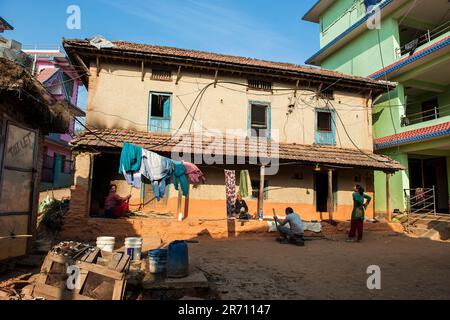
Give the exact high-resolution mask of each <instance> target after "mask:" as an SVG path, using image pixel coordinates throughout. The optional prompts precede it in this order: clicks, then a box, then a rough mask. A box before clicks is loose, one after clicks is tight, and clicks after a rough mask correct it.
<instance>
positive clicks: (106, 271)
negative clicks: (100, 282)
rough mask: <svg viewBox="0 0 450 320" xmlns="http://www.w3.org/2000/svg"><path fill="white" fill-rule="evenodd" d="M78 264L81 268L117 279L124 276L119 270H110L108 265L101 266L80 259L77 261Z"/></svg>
mask: <svg viewBox="0 0 450 320" xmlns="http://www.w3.org/2000/svg"><path fill="white" fill-rule="evenodd" d="M77 266H78V267H80V268H81V269H84V270H87V271H91V272H94V273H98V274H100V275H103V276H105V277H109V278H113V279H115V280H122V279H123V278H124V274H123V273H120V272H117V271H115V270H110V269H108V268H106V267H103V266H99V265H97V264H92V263H86V262H83V261H80V262H78V263H77Z"/></svg>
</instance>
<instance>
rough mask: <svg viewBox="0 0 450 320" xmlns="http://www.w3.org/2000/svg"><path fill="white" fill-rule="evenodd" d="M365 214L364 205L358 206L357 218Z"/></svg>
mask: <svg viewBox="0 0 450 320" xmlns="http://www.w3.org/2000/svg"><path fill="white" fill-rule="evenodd" d="M363 215H364V207H363V206H360V207H358V208H356V218H362V216H363Z"/></svg>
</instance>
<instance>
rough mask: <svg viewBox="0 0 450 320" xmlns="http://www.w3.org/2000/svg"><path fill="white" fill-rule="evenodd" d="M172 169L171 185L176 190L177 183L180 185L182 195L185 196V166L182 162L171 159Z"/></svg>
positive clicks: (187, 188)
mask: <svg viewBox="0 0 450 320" xmlns="http://www.w3.org/2000/svg"><path fill="white" fill-rule="evenodd" d="M172 162H173V165H174V169H173V174H172V180H173V185H174V186H175V190H178V184H180V185H181V191H183V196H187V194H188V190H189V184H188V180H187V177H186V174H185V172H186V168H185V166H184V164H183V162H180V161H175V160H172Z"/></svg>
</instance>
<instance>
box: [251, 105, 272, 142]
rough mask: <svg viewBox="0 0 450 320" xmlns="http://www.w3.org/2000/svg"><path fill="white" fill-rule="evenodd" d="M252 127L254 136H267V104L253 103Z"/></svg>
mask: <svg viewBox="0 0 450 320" xmlns="http://www.w3.org/2000/svg"><path fill="white" fill-rule="evenodd" d="M250 116H251V129H252V136H255V134H256V136H257V137H267V131H268V125H267V105H262V104H252V105H251V115H250Z"/></svg>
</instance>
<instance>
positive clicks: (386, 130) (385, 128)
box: [320, 0, 450, 212]
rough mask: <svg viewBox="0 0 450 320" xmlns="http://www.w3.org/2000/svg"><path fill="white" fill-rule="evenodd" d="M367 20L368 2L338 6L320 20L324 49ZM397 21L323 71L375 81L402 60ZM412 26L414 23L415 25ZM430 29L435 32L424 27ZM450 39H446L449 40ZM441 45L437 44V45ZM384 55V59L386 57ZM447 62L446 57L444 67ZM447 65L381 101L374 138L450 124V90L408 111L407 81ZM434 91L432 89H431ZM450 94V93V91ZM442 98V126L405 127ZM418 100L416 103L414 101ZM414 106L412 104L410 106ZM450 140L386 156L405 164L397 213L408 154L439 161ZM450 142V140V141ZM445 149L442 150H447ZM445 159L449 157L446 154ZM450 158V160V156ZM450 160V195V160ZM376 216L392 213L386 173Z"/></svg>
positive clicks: (394, 181)
mask: <svg viewBox="0 0 450 320" xmlns="http://www.w3.org/2000/svg"><path fill="white" fill-rule="evenodd" d="M412 1H413V0H411V1H409V2H406V3H405V4H404V5H403V6H402V8H404V7H405V6H408V5H410V3H411V2H412ZM364 14H365V8H364V5H363V1H362V0H338V1H336V2H335V3H334V5H332V6H331V7H330V8H329V9H328V10H327V11H326V12H325V13H324V14H323V15H322V16H321V18H320V24H321V34H320V44H321V47H324V46H325V45H327V44H328V43H330V42H331V41H332V40H334V39H335V38H336V37H337V36H339V35H340V34H341V33H342V32H344V31H345V30H347V29H348V28H349V27H350V26H351V25H353V24H354V23H355V22H356V21H358V20H359V19H360V18H361V17H362V16H363V15H364ZM394 15H395V13H394V14H393V15H391V16H389V17H386V18H384V19H383V20H382V24H381V29H380V30H378V31H377V30H367V31H365V32H364V33H362V34H361V35H359V36H358V37H356V38H355V39H353V40H351V41H349V42H348V43H346V45H345V46H344V47H342V48H341V49H339V50H337V51H336V52H334V53H333V54H332V55H331V56H329V57H328V58H326V59H325V60H324V61H322V63H321V67H323V68H326V69H331V70H336V71H340V72H343V73H346V74H352V75H357V76H369V75H371V74H373V73H374V72H376V71H378V70H380V69H382V68H383V67H385V66H387V65H389V64H391V63H393V62H395V61H397V59H398V57H397V54H396V49H397V48H398V47H399V46H400V45H399V44H400V36H399V27H398V22H397V20H396V19H395V18H394ZM410 20H411V19H410ZM403 23H404V24H408V23H409V24H412V25H415V26H417V23H418V22H417V21H409V20H404V22H403ZM423 27H429V26H425V25H424V26H423ZM444 36H445V35H444ZM437 40H438V39H436V41H437ZM380 51H381V55H380ZM445 59H446V57H442V58H441V60H442V61H444V60H445ZM442 61H440V60H439V59H438V60H435V61H430V62H428V63H427V64H425V65H424V66H420V67H419V68H416V69H413V70H411V71H409V72H406V73H404V74H402V75H400V77H399V78H398V79H393V81H397V82H399V85H398V87H397V88H396V89H395V90H394V91H392V92H390V93H389V94H385V95H383V96H382V97H379V98H378V99H377V100H376V101H375V105H374V108H373V136H374V138H381V137H385V136H389V135H393V134H395V133H400V132H404V131H409V130H414V129H418V128H422V127H425V126H431V125H434V124H438V123H443V122H446V121H450V90H445V92H444V93H441V94H436V93H430V94H426V95H424V96H420V97H414V100H413V101H414V102H416V104H415V105H409V106H408V110H406V107H405V105H406V99H405V87H407V86H408V83H407V82H404V81H405V80H406V79H413V81H414V80H415V73H419V72H422V70H424V69H426V68H428V67H430V66H432V65H434V64H438V63H441V62H442ZM428 85H429V84H428ZM448 89H450V88H448ZM433 97H438V103H439V106H441V107H444V108H445V109H444V110H443V111H441V112H440V117H441V118H439V119H437V120H431V121H427V122H423V123H419V124H415V125H411V126H407V127H402V126H401V118H402V116H404V115H405V114H406V113H407V114H412V113H416V112H419V111H421V102H423V101H426V100H428V99H430V98H433ZM410 99H412V97H411V98H410ZM409 101H410V100H408V102H409ZM445 141H446V140H445V139H442V141H438V142H436V141H435V142H419V143H415V144H411V145H407V146H403V147H400V148H394V149H392V150H382V153H383V154H386V155H387V156H390V157H391V158H392V159H395V160H397V161H399V162H400V163H401V164H402V165H403V166H404V167H405V171H403V172H398V173H396V174H395V175H394V176H392V177H391V187H390V188H391V190H390V191H391V209H392V210H394V209H399V210H401V211H403V210H405V209H406V203H405V196H404V192H403V190H404V189H408V188H409V171H408V152H411V150H414V152H418V151H420V152H421V153H422V151H423V154H426V153H427V152H428V153H430V155H433V151H432V149H433V148H434V147H439V146H442V145H445ZM447 142H448V139H447ZM441 144H442V145H441ZM444 153H445V152H444ZM448 156H449V157H450V154H449V155H448ZM449 157H448V158H447V163H448V170H447V175H448V176H449V190H450V159H449ZM375 210H376V212H384V211H385V210H386V175H385V174H384V173H383V172H376V173H375Z"/></svg>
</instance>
